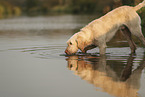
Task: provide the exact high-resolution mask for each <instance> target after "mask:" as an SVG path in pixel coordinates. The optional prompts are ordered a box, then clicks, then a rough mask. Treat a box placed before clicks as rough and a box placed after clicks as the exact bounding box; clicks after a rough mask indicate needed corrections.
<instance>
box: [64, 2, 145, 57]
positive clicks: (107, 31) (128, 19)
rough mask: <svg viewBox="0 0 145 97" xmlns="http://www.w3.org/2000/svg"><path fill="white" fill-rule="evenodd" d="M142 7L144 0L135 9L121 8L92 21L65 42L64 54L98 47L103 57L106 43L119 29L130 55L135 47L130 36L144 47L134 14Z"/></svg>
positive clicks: (144, 41)
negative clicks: (138, 40) (134, 37)
mask: <svg viewBox="0 0 145 97" xmlns="http://www.w3.org/2000/svg"><path fill="white" fill-rule="evenodd" d="M144 6H145V0H144V1H143V2H142V3H140V4H138V5H137V6H135V7H131V6H121V7H119V8H116V9H114V10H112V11H110V12H108V13H107V14H106V15H104V16H102V17H100V18H99V19H96V20H94V21H92V22H91V23H89V24H88V25H86V26H85V27H84V28H82V29H81V30H80V31H79V32H78V33H75V34H74V35H73V36H72V37H71V38H70V39H69V40H68V41H67V45H68V46H67V48H66V50H65V53H66V54H68V55H71V54H75V53H76V52H77V51H78V49H80V50H81V51H82V52H83V53H86V52H87V51H88V50H90V49H93V48H95V47H97V46H98V47H99V53H100V55H104V54H105V53H106V47H107V45H106V42H109V41H110V40H111V39H112V38H113V36H114V35H115V33H116V32H117V31H118V30H119V29H121V30H122V32H123V33H124V34H125V36H126V38H127V40H128V42H129V45H130V48H131V53H134V52H135V49H136V46H135V44H134V42H133V40H132V38H131V35H135V36H136V37H137V38H138V39H140V40H141V42H142V43H143V44H144V45H145V38H144V36H143V34H142V31H141V25H140V24H141V19H140V17H139V15H138V14H137V12H136V11H138V10H139V9H141V8H142V7H144Z"/></svg>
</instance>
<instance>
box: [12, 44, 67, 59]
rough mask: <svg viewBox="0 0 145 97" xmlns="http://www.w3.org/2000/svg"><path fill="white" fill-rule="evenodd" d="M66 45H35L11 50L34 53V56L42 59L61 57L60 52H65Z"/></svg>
mask: <svg viewBox="0 0 145 97" xmlns="http://www.w3.org/2000/svg"><path fill="white" fill-rule="evenodd" d="M64 49H65V46H63V45H49V46H35V47H27V48H15V49H11V50H19V51H21V52H24V53H29V54H32V55H33V56H34V57H37V58H42V59H51V58H60V56H59V54H60V53H63V52H64Z"/></svg>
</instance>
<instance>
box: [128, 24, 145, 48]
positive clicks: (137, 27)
mask: <svg viewBox="0 0 145 97" xmlns="http://www.w3.org/2000/svg"><path fill="white" fill-rule="evenodd" d="M129 30H130V31H131V33H132V34H133V35H135V36H136V37H138V39H139V40H140V41H141V42H142V43H143V45H144V46H145V38H144V36H143V34H142V31H141V26H140V25H134V26H132V27H129Z"/></svg>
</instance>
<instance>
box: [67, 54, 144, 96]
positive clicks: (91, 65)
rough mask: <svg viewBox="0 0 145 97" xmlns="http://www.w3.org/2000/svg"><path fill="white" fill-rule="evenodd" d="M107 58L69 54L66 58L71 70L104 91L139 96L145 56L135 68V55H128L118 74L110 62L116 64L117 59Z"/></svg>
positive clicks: (111, 93)
mask: <svg viewBox="0 0 145 97" xmlns="http://www.w3.org/2000/svg"><path fill="white" fill-rule="evenodd" d="M106 59H107V58H106V56H102V57H92V56H69V57H68V58H67V59H66V60H67V61H68V68H69V69H70V70H72V71H74V72H75V74H76V75H78V76H79V77H81V78H82V79H83V80H86V81H88V82H89V83H91V84H93V85H94V86H95V87H99V88H101V89H102V91H103V92H107V93H109V94H110V95H114V96H117V97H137V96H138V93H137V92H138V91H139V88H140V78H141V73H142V70H143V69H144V67H145V57H144V58H143V59H142V61H140V63H139V64H138V67H137V68H136V69H134V70H133V68H132V67H133V64H134V63H133V61H134V59H135V57H133V55H130V56H129V57H128V59H127V62H126V64H125V66H122V65H123V64H124V63H122V64H121V62H120V64H119V65H121V66H122V67H123V68H122V69H121V72H120V70H119V72H120V75H118V74H117V73H118V71H117V72H116V70H115V69H112V68H111V67H112V66H111V64H110V63H113V64H115V62H117V61H114V62H110V63H109V62H108V61H107V60H106ZM112 61H113V60H112ZM108 64H110V65H108ZM116 65H118V62H117V64H116Z"/></svg>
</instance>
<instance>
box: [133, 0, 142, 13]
mask: <svg viewBox="0 0 145 97" xmlns="http://www.w3.org/2000/svg"><path fill="white" fill-rule="evenodd" d="M144 6H145V0H143V2H142V3H140V4H138V5H137V6H135V7H134V10H135V11H138V10H139V9H141V8H142V7H144Z"/></svg>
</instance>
